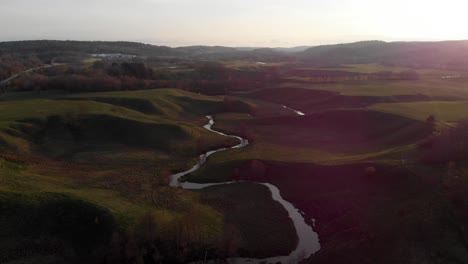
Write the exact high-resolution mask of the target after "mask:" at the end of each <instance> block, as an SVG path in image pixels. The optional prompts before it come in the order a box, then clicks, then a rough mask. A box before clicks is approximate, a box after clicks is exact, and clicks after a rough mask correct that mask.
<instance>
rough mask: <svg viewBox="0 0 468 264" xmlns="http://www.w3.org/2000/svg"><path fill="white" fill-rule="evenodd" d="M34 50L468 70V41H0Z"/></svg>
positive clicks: (14, 49)
mask: <svg viewBox="0 0 468 264" xmlns="http://www.w3.org/2000/svg"><path fill="white" fill-rule="evenodd" d="M8 53H17V54H21V55H27V54H34V55H37V56H38V57H39V58H41V59H42V60H43V61H47V59H52V58H57V57H71V58H73V56H82V55H87V54H96V53H104V54H107V53H121V54H130V55H137V56H140V57H157V58H179V59H200V60H251V61H284V60H291V59H294V60H295V59H297V60H298V61H300V62H302V63H305V64H308V65H314V66H321V67H323V66H337V65H341V64H362V63H380V64H388V65H398V66H409V67H426V68H427V67H429V68H449V69H465V70H466V69H468V40H467V41H442V42H384V41H362V42H355V43H347V44H337V45H323V46H316V47H307V46H301V47H294V48H248V47H244V48H231V47H223V46H188V47H178V48H171V47H166V46H155V45H150V44H143V43H136V42H123V41H119V42H107V41H55V40H38V41H13V42H0V55H2V54H8Z"/></svg>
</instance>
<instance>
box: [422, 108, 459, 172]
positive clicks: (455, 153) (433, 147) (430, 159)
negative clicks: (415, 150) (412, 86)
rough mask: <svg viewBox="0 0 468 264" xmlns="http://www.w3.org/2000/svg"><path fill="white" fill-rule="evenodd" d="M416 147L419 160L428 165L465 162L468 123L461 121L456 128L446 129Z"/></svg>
mask: <svg viewBox="0 0 468 264" xmlns="http://www.w3.org/2000/svg"><path fill="white" fill-rule="evenodd" d="M432 118H434V117H433V116H432ZM418 146H419V151H420V152H419V154H420V159H421V160H422V161H423V162H425V163H428V164H441V163H442V164H444V163H447V162H463V161H467V160H468V121H467V120H465V121H461V122H459V123H458V124H457V126H456V127H450V128H447V129H445V130H444V131H442V132H441V133H439V134H435V135H433V136H432V137H429V138H427V139H426V140H424V141H422V142H420V144H419V145H418Z"/></svg>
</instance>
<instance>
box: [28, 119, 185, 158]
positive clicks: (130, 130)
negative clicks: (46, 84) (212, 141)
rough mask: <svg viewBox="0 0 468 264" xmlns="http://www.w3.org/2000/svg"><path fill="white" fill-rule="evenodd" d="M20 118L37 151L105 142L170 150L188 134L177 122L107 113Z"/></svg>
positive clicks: (80, 146)
mask: <svg viewBox="0 0 468 264" xmlns="http://www.w3.org/2000/svg"><path fill="white" fill-rule="evenodd" d="M22 122H24V123H26V124H25V125H20V129H21V130H22V131H23V133H24V134H25V136H26V138H27V139H29V140H30V141H31V142H34V143H35V144H36V146H37V147H38V150H37V151H38V152H39V153H41V152H45V153H47V152H49V153H63V152H67V151H70V150H73V149H76V148H83V147H86V146H91V147H92V146H93V145H101V146H105V145H108V144H124V145H129V146H138V147H143V148H154V149H159V150H169V149H170V148H171V146H172V144H173V143H175V142H178V141H180V140H185V139H188V138H189V135H188V134H187V132H186V131H184V130H183V129H182V128H181V127H180V126H177V125H173V124H166V123H146V122H140V121H136V120H130V119H125V118H120V117H116V116H110V115H83V116H80V117H79V118H71V119H69V118H67V117H64V116H49V117H47V118H46V119H45V120H42V119H33V120H23V121H22ZM28 124H29V125H28Z"/></svg>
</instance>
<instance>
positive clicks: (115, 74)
mask: <svg viewBox="0 0 468 264" xmlns="http://www.w3.org/2000/svg"><path fill="white" fill-rule="evenodd" d="M188 67H190V68H189V70H181V71H177V70H172V69H168V68H162V69H153V68H152V67H149V66H148V65H146V64H144V63H141V62H121V63H118V62H111V61H97V62H95V63H94V64H93V65H92V66H91V67H82V66H76V65H75V66H73V65H62V66H56V67H51V68H47V69H43V70H41V71H38V72H35V73H30V74H25V75H22V76H20V77H19V78H17V79H15V80H13V81H12V82H11V83H10V84H9V87H8V88H7V90H13V91H43V90H65V91H69V92H95V91H96V92H98V91H120V90H142V89H157V88H179V89H184V90H188V91H192V92H195V93H203V94H210V95H220V94H228V93H229V91H232V90H248V89H253V88H260V87H263V86H268V85H270V84H272V83H274V82H275V81H277V80H278V79H279V74H278V72H277V71H276V70H275V69H265V70H261V71H237V70H232V69H228V68H226V67H225V66H224V65H223V64H221V63H217V62H200V63H193V64H191V65H188Z"/></svg>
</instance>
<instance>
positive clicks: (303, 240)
mask: <svg viewBox="0 0 468 264" xmlns="http://www.w3.org/2000/svg"><path fill="white" fill-rule="evenodd" d="M207 118H208V120H209V122H208V124H206V125H205V126H204V128H205V129H207V130H209V131H211V132H214V133H217V134H219V135H222V136H225V137H231V138H236V139H238V140H239V142H240V143H239V144H238V145H236V146H233V147H231V148H232V149H235V148H243V147H245V146H247V145H248V144H249V141H248V140H247V139H244V138H241V137H238V136H233V135H227V134H224V133H222V132H219V131H216V130H214V129H213V128H212V126H213V125H214V123H215V122H214V119H213V117H212V116H207ZM228 149H230V148H221V149H217V150H213V151H209V152H207V153H206V154H202V155H200V160H199V162H198V163H197V164H196V165H195V166H193V167H192V168H191V169H189V170H187V171H183V172H180V173H177V174H174V175H172V176H171V182H170V185H171V186H173V187H181V188H183V189H187V190H199V189H203V188H206V187H209V186H214V185H226V184H232V183H235V181H231V182H222V183H206V184H199V183H192V182H181V181H180V178H181V177H183V176H185V175H187V174H189V173H192V172H195V171H197V170H198V169H199V168H200V167H201V166H202V165H203V164H204V163H205V162H206V160H207V159H208V157H209V156H211V155H213V154H215V153H217V152H221V151H225V150H228ZM257 184H261V185H263V186H266V187H267V188H268V189H269V190H270V192H271V196H272V198H273V200H275V201H277V202H278V203H280V204H281V205H282V206H283V207H284V209H286V211H287V212H288V214H289V217H290V218H291V220H292V222H293V224H294V227H295V229H296V233H297V237H298V238H299V241H298V244H297V246H296V249H295V250H294V251H293V252H291V253H290V254H289V255H288V256H277V257H271V258H266V259H252V258H231V259H229V260H228V261H229V263H260V262H261V263H265V262H266V263H278V262H280V263H297V262H299V261H301V260H303V259H306V258H308V257H310V256H311V255H312V254H314V253H315V252H317V251H318V250H319V249H320V243H319V238H318V235H317V233H316V232H314V230H313V228H312V227H311V226H310V225H308V224H307V223H306V221H305V219H304V217H303V215H302V214H301V212H300V211H299V210H298V209H297V208H295V207H294V205H293V204H291V203H290V202H288V201H286V200H284V199H283V197H281V193H280V191H279V189H278V188H277V187H276V186H274V185H272V184H270V183H257ZM259 242H260V243H261V241H259Z"/></svg>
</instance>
